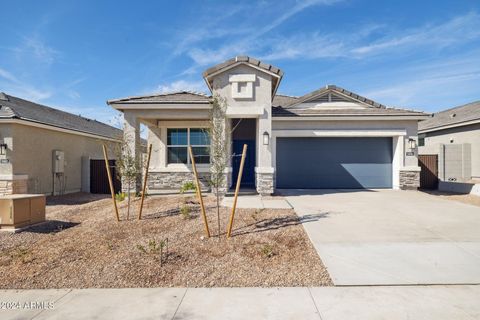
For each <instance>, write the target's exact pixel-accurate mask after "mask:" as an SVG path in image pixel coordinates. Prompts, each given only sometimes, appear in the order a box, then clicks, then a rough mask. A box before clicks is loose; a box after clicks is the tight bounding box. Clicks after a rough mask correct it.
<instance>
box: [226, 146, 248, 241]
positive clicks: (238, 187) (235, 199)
mask: <svg viewBox="0 0 480 320" xmlns="http://www.w3.org/2000/svg"><path fill="white" fill-rule="evenodd" d="M246 155H247V145H246V144H244V145H243V152H242V160H241V161H240V169H239V170H238V178H237V185H236V186H235V197H234V199H233V206H232V213H231V214H230V221H229V222H228V230H227V238H230V236H231V235H232V227H233V219H234V218H235V209H236V208H237V198H238V192H239V191H240V183H241V182H242V174H243V165H244V164H245V157H246Z"/></svg>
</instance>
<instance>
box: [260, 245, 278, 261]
mask: <svg viewBox="0 0 480 320" xmlns="http://www.w3.org/2000/svg"><path fill="white" fill-rule="evenodd" d="M260 251H261V252H262V254H263V255H264V257H265V258H271V257H273V256H274V255H275V252H274V251H273V246H272V245H269V244H265V245H263V247H262V249H261V250H260Z"/></svg>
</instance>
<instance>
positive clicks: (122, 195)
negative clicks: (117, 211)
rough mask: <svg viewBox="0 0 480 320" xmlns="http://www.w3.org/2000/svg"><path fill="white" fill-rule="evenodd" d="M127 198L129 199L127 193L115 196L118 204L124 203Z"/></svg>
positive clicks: (119, 193)
mask: <svg viewBox="0 0 480 320" xmlns="http://www.w3.org/2000/svg"><path fill="white" fill-rule="evenodd" d="M126 197H127V194H126V193H125V192H118V193H117V194H116V195H115V200H117V201H118V202H122V201H123V200H125V198H126Z"/></svg>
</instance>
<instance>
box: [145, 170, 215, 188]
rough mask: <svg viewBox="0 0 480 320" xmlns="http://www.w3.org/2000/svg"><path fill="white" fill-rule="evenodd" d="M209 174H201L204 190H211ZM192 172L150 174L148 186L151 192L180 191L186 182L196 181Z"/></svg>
mask: <svg viewBox="0 0 480 320" xmlns="http://www.w3.org/2000/svg"><path fill="white" fill-rule="evenodd" d="M209 175H210V173H208V172H199V173H198V176H199V178H200V184H201V185H202V190H203V189H205V190H210V185H209ZM194 180H195V177H194V175H193V173H192V172H149V173H148V182H147V186H148V189H149V190H174V191H178V190H180V188H181V187H182V186H183V184H184V183H185V182H188V181H194Z"/></svg>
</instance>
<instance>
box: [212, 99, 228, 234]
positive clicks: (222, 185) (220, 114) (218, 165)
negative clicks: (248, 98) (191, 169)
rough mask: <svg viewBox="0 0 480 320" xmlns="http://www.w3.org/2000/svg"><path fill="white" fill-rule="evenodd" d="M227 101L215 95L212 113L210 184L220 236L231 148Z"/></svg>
mask: <svg viewBox="0 0 480 320" xmlns="http://www.w3.org/2000/svg"><path fill="white" fill-rule="evenodd" d="M226 111H227V103H226V101H225V99H224V98H222V97H220V96H218V95H214V97H213V101H212V110H211V113H210V123H209V124H210V125H209V133H210V159H211V166H210V185H211V186H212V191H213V193H214V194H215V197H216V200H217V201H216V207H217V226H218V236H219V237H220V198H221V196H222V195H223V194H224V193H225V192H226V188H227V186H226V185H227V181H226V180H227V179H226V176H225V169H226V168H227V166H228V159H229V148H228V139H227V138H228V137H227V132H226V129H227V116H226Z"/></svg>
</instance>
